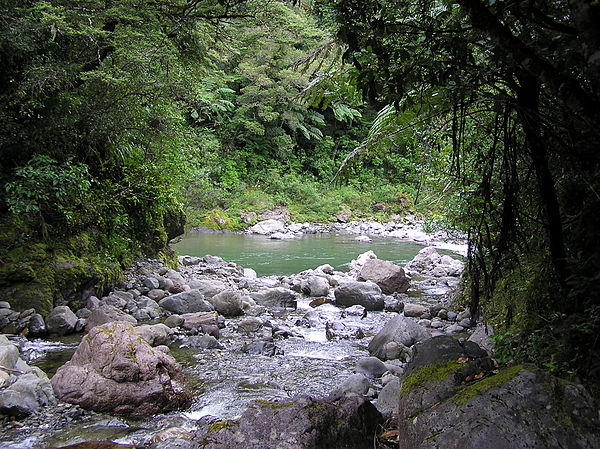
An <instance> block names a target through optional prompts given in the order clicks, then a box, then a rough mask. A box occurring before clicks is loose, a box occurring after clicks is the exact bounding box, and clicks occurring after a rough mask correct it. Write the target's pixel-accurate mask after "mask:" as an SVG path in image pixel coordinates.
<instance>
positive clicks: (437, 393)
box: [398, 358, 600, 449]
mask: <svg viewBox="0 0 600 449" xmlns="http://www.w3.org/2000/svg"><path fill="white" fill-rule="evenodd" d="M484 361H487V364H486V363H483V362H484ZM411 372H412V374H411V375H409V376H408V377H406V378H405V379H404V380H403V382H402V386H401V388H400V393H399V407H398V410H399V419H398V423H399V429H398V430H399V447H400V448H401V449H409V448H410V449H434V448H435V449H437V448H445V449H459V448H460V449H481V448H492V449H526V448H544V449H559V448H561V449H562V448H570V449H592V448H597V447H600V432H599V431H598V429H599V428H600V427H599V425H600V422H599V421H598V415H597V408H596V405H595V404H594V403H593V401H592V398H591V396H590V395H589V394H588V393H587V391H586V390H585V389H584V388H583V387H582V386H581V385H577V384H573V383H570V382H566V381H564V380H559V379H556V378H553V377H551V376H550V375H548V374H547V373H544V372H541V371H539V370H537V369H534V368H527V367H523V366H513V367H510V368H504V369H502V370H500V371H498V370H497V369H495V367H494V365H493V364H492V363H491V361H490V359H487V358H485V359H476V360H474V361H471V362H468V363H464V360H463V361H462V363H457V362H456V361H449V362H446V363H440V364H435V365H426V366H423V367H421V368H420V369H412V370H411ZM415 416H418V419H415Z"/></svg>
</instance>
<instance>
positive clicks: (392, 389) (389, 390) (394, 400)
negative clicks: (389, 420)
mask: <svg viewBox="0 0 600 449" xmlns="http://www.w3.org/2000/svg"><path fill="white" fill-rule="evenodd" d="M399 397H400V379H399V378H397V377H395V376H394V378H393V379H392V380H391V381H389V382H388V383H387V384H385V387H383V388H382V389H381V391H380V392H379V396H378V397H377V403H376V404H375V407H376V408H377V410H379V413H381V414H382V415H383V416H385V417H391V416H393V415H396V414H398V402H399V401H398V398H399Z"/></svg>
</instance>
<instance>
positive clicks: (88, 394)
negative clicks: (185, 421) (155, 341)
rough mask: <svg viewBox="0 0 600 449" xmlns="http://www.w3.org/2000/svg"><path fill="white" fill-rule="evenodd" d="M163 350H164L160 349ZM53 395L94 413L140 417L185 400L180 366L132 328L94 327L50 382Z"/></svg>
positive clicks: (117, 324) (115, 324) (119, 325)
mask: <svg viewBox="0 0 600 449" xmlns="http://www.w3.org/2000/svg"><path fill="white" fill-rule="evenodd" d="M163 348H164V347H163ZM52 388H53V389H54V393H55V394H56V396H57V397H58V398H59V399H60V400H62V401H64V402H69V403H71V404H78V405H80V406H81V407H83V408H87V409H91V410H94V411H98V412H111V413H114V414H117V415H130V416H134V417H145V416H150V415H152V414H156V413H164V412H166V411H169V410H173V409H176V408H180V407H183V406H186V405H188V404H189V403H190V402H191V392H190V390H189V388H188V387H187V386H186V384H185V379H184V377H183V374H182V371H181V368H180V367H179V365H178V364H177V362H175V360H174V359H173V358H172V357H171V356H170V355H168V354H166V353H165V352H163V351H162V350H159V349H155V348H152V347H151V346H150V345H149V344H148V343H147V342H146V341H144V340H143V339H141V338H140V337H139V336H138V334H137V333H136V332H135V329H134V328H133V326H132V325H131V324H129V323H125V322H112V323H108V324H104V325H101V326H96V327H94V328H93V329H92V330H90V332H89V333H88V334H87V335H86V336H85V337H84V338H83V340H82V342H81V343H80V344H79V346H78V347H77V350H76V351H75V353H74V354H73V357H72V358H71V360H70V361H69V362H67V363H66V364H65V365H63V366H61V367H60V368H59V369H58V371H57V372H56V374H55V375H54V377H53V378H52Z"/></svg>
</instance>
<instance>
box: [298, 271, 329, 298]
mask: <svg viewBox="0 0 600 449" xmlns="http://www.w3.org/2000/svg"><path fill="white" fill-rule="evenodd" d="M300 288H301V289H302V293H304V294H305V295H308V296H314V297H319V296H327V295H328V294H329V281H328V280H327V278H324V277H323V276H309V277H308V278H307V279H305V280H303V281H302V282H301V283H300Z"/></svg>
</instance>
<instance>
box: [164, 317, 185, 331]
mask: <svg viewBox="0 0 600 449" xmlns="http://www.w3.org/2000/svg"><path fill="white" fill-rule="evenodd" d="M183 323H184V319H183V318H181V316H179V315H171V316H169V317H167V318H166V319H165V321H164V324H165V326H168V327H170V328H175V327H180V326H182V325H183Z"/></svg>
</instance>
